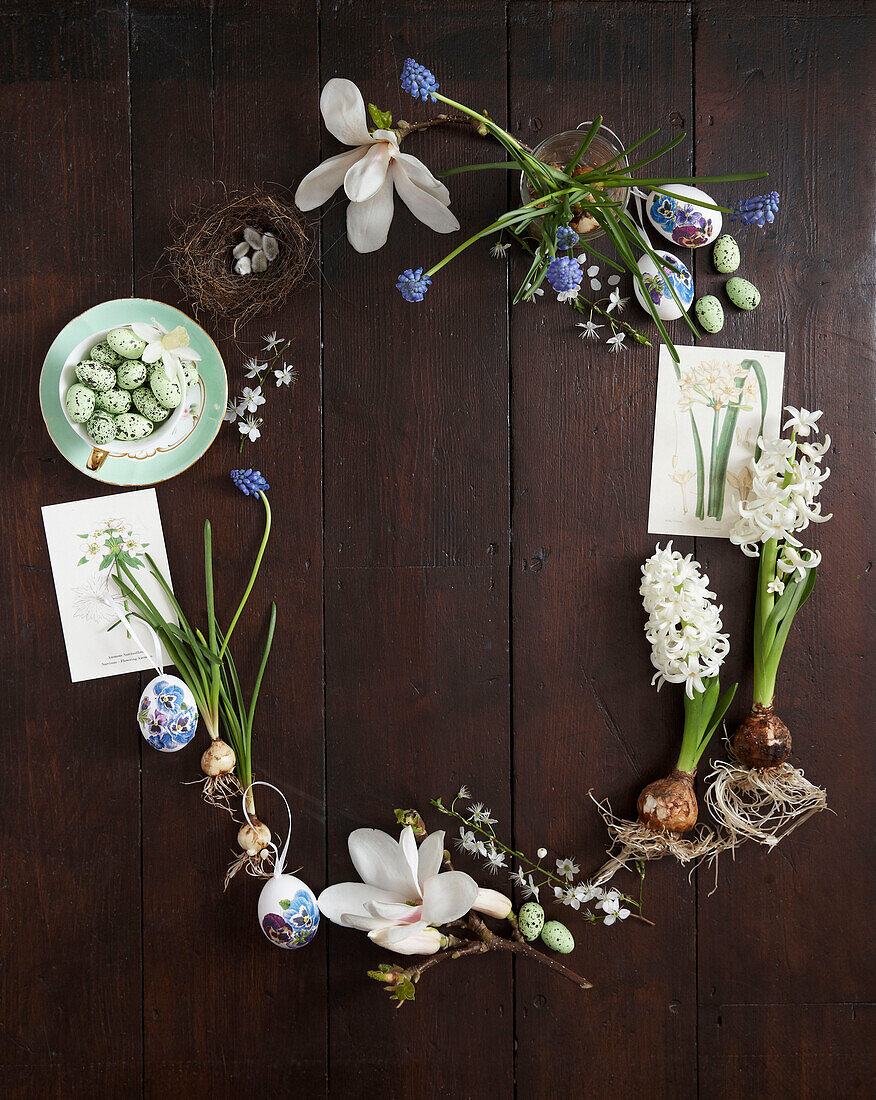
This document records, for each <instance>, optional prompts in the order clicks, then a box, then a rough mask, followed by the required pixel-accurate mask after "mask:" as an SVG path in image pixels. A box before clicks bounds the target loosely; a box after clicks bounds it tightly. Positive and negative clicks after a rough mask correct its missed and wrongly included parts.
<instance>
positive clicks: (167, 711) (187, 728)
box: [137, 673, 198, 752]
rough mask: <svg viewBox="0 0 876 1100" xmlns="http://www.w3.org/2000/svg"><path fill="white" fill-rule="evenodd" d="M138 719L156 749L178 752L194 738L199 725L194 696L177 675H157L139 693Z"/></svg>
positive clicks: (141, 729)
mask: <svg viewBox="0 0 876 1100" xmlns="http://www.w3.org/2000/svg"><path fill="white" fill-rule="evenodd" d="M137 722H138V724H139V726H140V732H141V733H142V734H143V736H144V737H145V738H146V740H147V741H148V742H149V744H150V745H151V746H152V748H153V749H158V751H159V752H176V751H177V750H178V749H181V748H183V747H184V746H185V745H187V744H188V743H189V741H191V739H192V738H193V737H194V736H195V730H196V729H197V728H198V706H197V703H196V702H195V697H194V695H192V693H191V691H190V689H189V687H188V685H186V684H184V683H183V682H182V680H180V679H179V677H178V676H169V675H167V674H166V673H165V674H163V675H161V676H156V677H155V679H154V680H152V681H151V682H150V683H149V684H147V685H146V689H145V691H144V692H143V694H142V695H141V696H140V707H139V709H138V710H137Z"/></svg>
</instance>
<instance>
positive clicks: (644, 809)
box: [636, 768, 698, 835]
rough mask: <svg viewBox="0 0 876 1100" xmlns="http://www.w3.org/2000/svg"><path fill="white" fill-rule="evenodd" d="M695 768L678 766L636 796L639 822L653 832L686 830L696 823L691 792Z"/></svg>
mask: <svg viewBox="0 0 876 1100" xmlns="http://www.w3.org/2000/svg"><path fill="white" fill-rule="evenodd" d="M695 775H696V769H695V768H694V770H693V771H689V772H682V771H679V770H678V769H677V768H676V769H675V771H673V772H672V774H671V775H668V776H667V777H666V778H665V779H658V780H657V781H656V782H654V783H649V784H648V786H647V787H646V788H645V789H644V790H643V791H642V793H641V794H640V795H639V800H638V802H637V803H636V809H637V810H638V814H639V821H640V822H641V823H642V824H643V825H644V826H645V828H646V829H650V830H651V832H653V833H673V834H675V835H679V834H681V833H686V832H688V831H689V830H690V829H692V828H693V827H694V825H696V823H697V813H698V807H697V799H696V795H695V794H694V776H695Z"/></svg>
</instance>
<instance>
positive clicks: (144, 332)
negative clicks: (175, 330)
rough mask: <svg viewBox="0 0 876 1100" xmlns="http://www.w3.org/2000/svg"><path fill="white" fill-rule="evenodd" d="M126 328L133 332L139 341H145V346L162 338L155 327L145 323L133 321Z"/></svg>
mask: <svg viewBox="0 0 876 1100" xmlns="http://www.w3.org/2000/svg"><path fill="white" fill-rule="evenodd" d="M128 328H130V329H131V330H132V331H133V332H135V333H136V334H137V335H138V336H139V337H140V339H141V340H145V341H146V343H147V344H151V343H152V342H153V341H154V340H160V339H161V336H162V334H161V332H160V330H159V329H157V328H156V327H155V325H149V324H147V323H146V322H145V321H134V322H133V323H132V324H130V325H128Z"/></svg>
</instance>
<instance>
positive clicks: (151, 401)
mask: <svg viewBox="0 0 876 1100" xmlns="http://www.w3.org/2000/svg"><path fill="white" fill-rule="evenodd" d="M131 397H132V398H133V399H134V407H135V408H136V410H137V412H138V413H140V414H141V415H142V416H145V417H146V419H147V420H151V421H152V423H153V424H160V423H161V421H162V420H167V418H168V417H169V416H170V410H169V409H165V408H164V406H163V405H159V404H158V402H157V401H156V400H155V395H154V394H153V392H152V390H150V389H149V387H148V386H140V387H138V388H137V389H136V390H134V392H133V393H132V394H131Z"/></svg>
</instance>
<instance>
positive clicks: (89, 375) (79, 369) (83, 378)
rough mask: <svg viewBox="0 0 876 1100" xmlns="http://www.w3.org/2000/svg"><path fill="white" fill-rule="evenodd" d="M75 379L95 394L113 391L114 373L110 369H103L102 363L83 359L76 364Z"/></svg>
mask: <svg viewBox="0 0 876 1100" xmlns="http://www.w3.org/2000/svg"><path fill="white" fill-rule="evenodd" d="M76 377H77V378H78V379H79V381H80V382H81V383H82V385H83V386H88V388H89V389H90V390H94V391H95V392H96V393H105V392H106V391H107V390H112V389H115V385H116V372H115V371H114V370H113V368H112V367H105V366H104V365H103V363H97V362H95V360H94V359H84V360H83V361H82V362H81V363H77V364H76Z"/></svg>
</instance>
